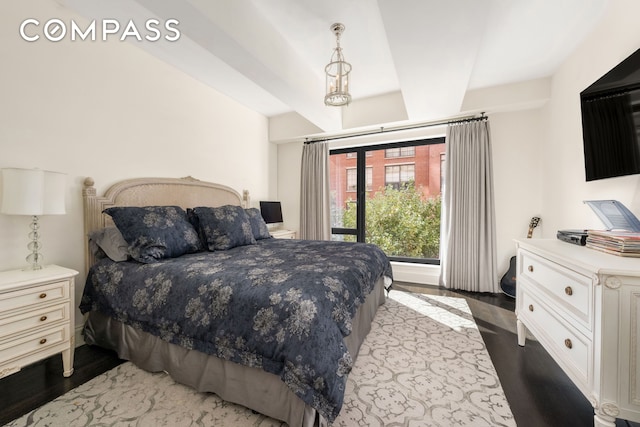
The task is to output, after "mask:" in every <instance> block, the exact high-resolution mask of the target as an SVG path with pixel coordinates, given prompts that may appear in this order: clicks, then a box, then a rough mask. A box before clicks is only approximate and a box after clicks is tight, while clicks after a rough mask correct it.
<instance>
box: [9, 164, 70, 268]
mask: <svg viewBox="0 0 640 427" xmlns="http://www.w3.org/2000/svg"><path fill="white" fill-rule="evenodd" d="M65 193H66V175H65V174H62V173H59V172H51V171H44V170H40V169H18V168H6V169H2V206H1V207H0V213H3V214H7V215H30V216H31V217H32V220H31V232H30V233H29V238H30V239H31V242H29V244H28V245H27V247H28V248H29V250H30V251H31V253H30V254H29V255H28V256H27V262H28V263H29V265H30V268H31V269H32V270H38V269H41V268H42V254H40V252H39V251H40V249H41V247H42V246H41V244H40V233H39V228H40V225H39V224H38V216H39V215H61V214H64V213H65Z"/></svg>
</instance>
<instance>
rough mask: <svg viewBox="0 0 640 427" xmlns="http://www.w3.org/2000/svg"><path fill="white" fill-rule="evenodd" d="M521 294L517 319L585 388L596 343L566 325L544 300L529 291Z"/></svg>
mask: <svg viewBox="0 0 640 427" xmlns="http://www.w3.org/2000/svg"><path fill="white" fill-rule="evenodd" d="M521 295H522V301H521V303H520V304H519V309H518V310H519V311H518V318H519V319H521V320H522V321H523V322H524V323H525V325H526V326H527V328H529V330H530V331H531V332H532V333H533V335H534V336H535V337H536V338H538V340H539V341H540V342H541V343H542V345H543V346H544V347H545V349H547V351H549V353H550V354H551V355H553V356H554V359H555V360H556V362H558V364H559V365H561V366H562V368H563V370H564V371H565V372H571V373H573V374H574V375H575V377H576V379H578V380H579V381H580V382H581V383H582V384H583V385H587V384H589V366H591V364H590V362H591V361H590V360H589V359H590V357H591V355H592V347H593V342H592V341H591V340H590V339H589V338H587V337H585V336H584V335H582V334H581V333H580V332H578V331H576V330H575V329H574V328H572V327H571V326H570V325H569V324H567V323H566V321H565V320H564V319H563V318H562V317H560V316H558V314H557V313H556V312H555V311H554V310H553V308H552V307H551V306H549V305H547V304H545V303H544V302H542V300H540V299H536V298H535V297H533V296H532V295H530V294H529V293H528V292H527V291H526V290H525V291H524V292H523V293H522V294H521ZM542 297H544V296H542Z"/></svg>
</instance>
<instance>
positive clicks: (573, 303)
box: [519, 250, 593, 330]
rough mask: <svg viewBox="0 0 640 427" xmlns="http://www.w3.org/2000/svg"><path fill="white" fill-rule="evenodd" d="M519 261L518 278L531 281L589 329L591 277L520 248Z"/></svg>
mask: <svg viewBox="0 0 640 427" xmlns="http://www.w3.org/2000/svg"><path fill="white" fill-rule="evenodd" d="M519 262H520V264H519V265H520V267H519V268H520V271H519V279H520V278H523V279H526V280H528V281H530V282H532V283H534V284H535V286H536V287H538V288H540V290H541V291H542V292H545V293H547V294H548V295H550V296H551V297H553V298H552V301H554V302H556V303H557V304H559V305H560V306H561V307H563V308H564V309H566V310H567V312H568V313H570V314H572V315H573V317H575V318H576V320H579V321H580V322H581V323H582V324H583V325H584V326H585V327H586V328H587V329H588V330H591V329H592V327H591V324H592V319H591V313H592V312H593V310H592V309H591V308H592V307H591V304H592V301H593V297H592V292H593V287H592V285H591V278H589V277H586V276H583V275H582V274H578V273H576V272H575V271H572V270H569V269H568V268H566V267H563V266H561V265H558V264H555V263H553V262H551V261H549V260H546V259H544V258H542V257H539V256H537V255H535V254H532V253H530V252H527V251H524V250H523V251H521V252H520V260H519Z"/></svg>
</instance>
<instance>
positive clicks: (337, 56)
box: [324, 23, 351, 107]
mask: <svg viewBox="0 0 640 427" xmlns="http://www.w3.org/2000/svg"><path fill="white" fill-rule="evenodd" d="M331 32H332V33H334V34H335V36H336V48H335V49H334V50H333V55H331V62H329V64H328V65H327V66H326V67H325V68H324V71H325V74H326V84H327V86H326V93H327V94H326V95H325V97H324V105H328V106H333V107H339V106H342V105H349V103H350V102H351V95H350V94H349V73H350V72H351V64H349V63H348V62H347V61H345V60H344V56H342V48H341V47H340V36H341V35H342V33H343V32H344V25H343V24H340V23H336V24H333V25H332V26H331Z"/></svg>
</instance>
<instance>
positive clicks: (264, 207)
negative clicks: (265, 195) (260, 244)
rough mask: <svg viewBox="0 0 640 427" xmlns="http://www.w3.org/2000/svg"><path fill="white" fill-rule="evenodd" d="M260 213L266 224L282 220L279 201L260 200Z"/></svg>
mask: <svg viewBox="0 0 640 427" xmlns="http://www.w3.org/2000/svg"><path fill="white" fill-rule="evenodd" d="M260 213H261V214H262V218H263V219H264V222H266V223H267V224H275V223H278V222H282V206H281V205H280V202H260Z"/></svg>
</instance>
